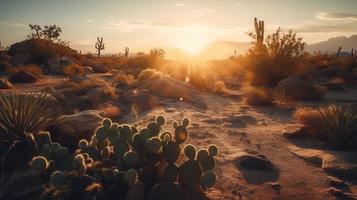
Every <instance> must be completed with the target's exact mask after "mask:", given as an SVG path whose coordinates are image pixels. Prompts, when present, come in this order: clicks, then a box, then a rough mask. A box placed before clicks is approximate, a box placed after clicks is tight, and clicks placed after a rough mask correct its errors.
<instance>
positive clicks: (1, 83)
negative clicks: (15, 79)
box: [0, 78, 12, 89]
mask: <svg viewBox="0 0 357 200" xmlns="http://www.w3.org/2000/svg"><path fill="white" fill-rule="evenodd" d="M11 88H12V84H11V83H10V82H9V81H8V80H7V79H5V78H0V89H11Z"/></svg>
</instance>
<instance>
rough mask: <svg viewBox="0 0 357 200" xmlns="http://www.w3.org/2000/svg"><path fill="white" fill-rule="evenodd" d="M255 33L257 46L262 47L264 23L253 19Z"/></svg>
mask: <svg viewBox="0 0 357 200" xmlns="http://www.w3.org/2000/svg"><path fill="white" fill-rule="evenodd" d="M254 27H255V33H256V35H257V45H258V46H263V42H264V21H263V20H259V21H258V19H257V18H256V17H255V18H254Z"/></svg>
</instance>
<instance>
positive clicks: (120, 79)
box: [113, 74, 136, 86]
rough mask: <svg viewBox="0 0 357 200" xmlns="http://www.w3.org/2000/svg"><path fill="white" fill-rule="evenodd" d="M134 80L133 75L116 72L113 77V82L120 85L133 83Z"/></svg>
mask: <svg viewBox="0 0 357 200" xmlns="http://www.w3.org/2000/svg"><path fill="white" fill-rule="evenodd" d="M135 81H136V80H135V77H134V76H133V75H131V74H118V75H117V76H116V77H115V78H114V80H113V83H114V84H119V85H122V86H127V85H131V84H133V83H134V82H135Z"/></svg>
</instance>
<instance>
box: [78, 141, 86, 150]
mask: <svg viewBox="0 0 357 200" xmlns="http://www.w3.org/2000/svg"><path fill="white" fill-rule="evenodd" d="M78 146H79V148H81V149H82V150H84V149H86V148H87V147H88V141H87V140H84V139H82V140H80V141H79V142H78Z"/></svg>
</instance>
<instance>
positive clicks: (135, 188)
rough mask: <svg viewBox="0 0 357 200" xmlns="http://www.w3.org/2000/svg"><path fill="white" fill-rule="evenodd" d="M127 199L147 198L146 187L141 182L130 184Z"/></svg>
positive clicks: (142, 199) (138, 199)
mask: <svg viewBox="0 0 357 200" xmlns="http://www.w3.org/2000/svg"><path fill="white" fill-rule="evenodd" d="M126 200H145V188H144V185H143V184H142V183H140V182H137V183H135V184H133V185H131V186H130V188H129V190H128V193H127V195H126Z"/></svg>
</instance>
